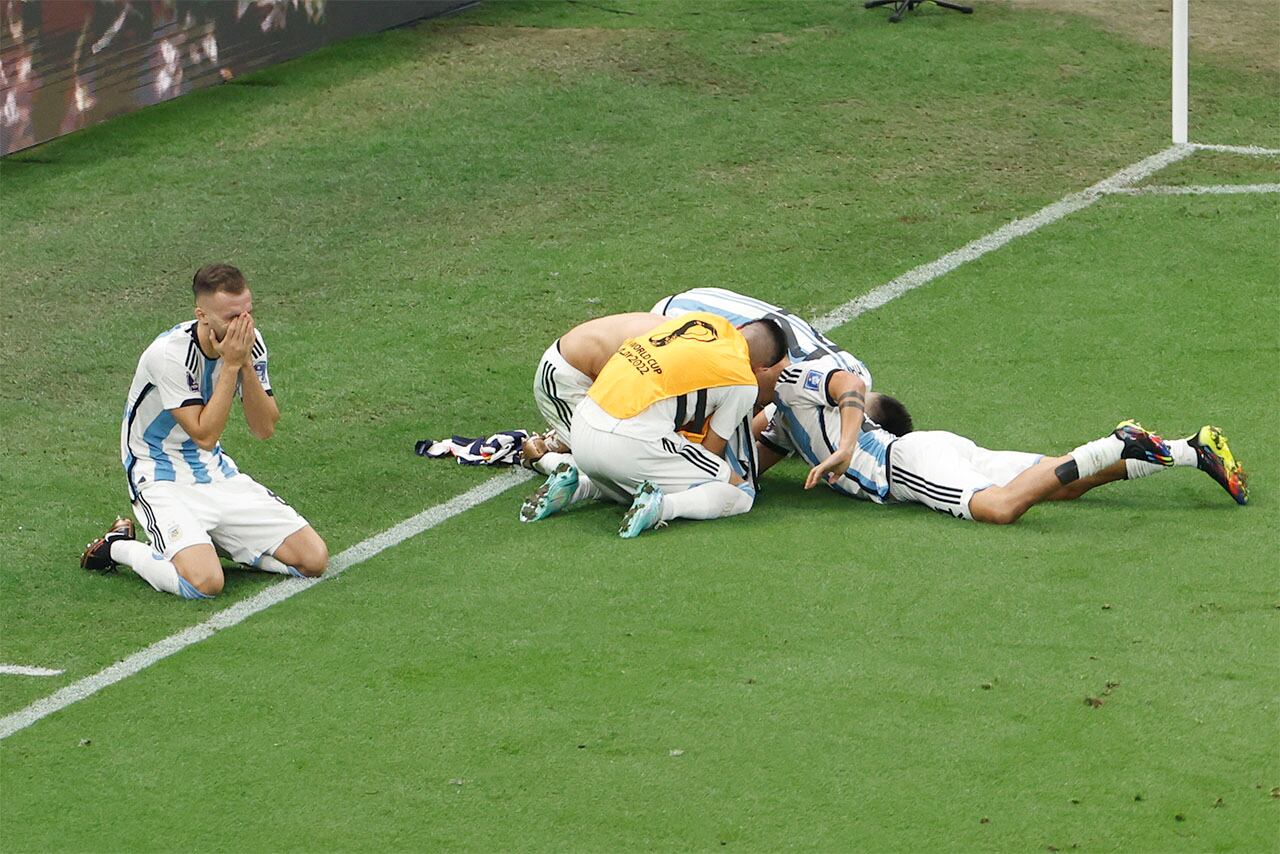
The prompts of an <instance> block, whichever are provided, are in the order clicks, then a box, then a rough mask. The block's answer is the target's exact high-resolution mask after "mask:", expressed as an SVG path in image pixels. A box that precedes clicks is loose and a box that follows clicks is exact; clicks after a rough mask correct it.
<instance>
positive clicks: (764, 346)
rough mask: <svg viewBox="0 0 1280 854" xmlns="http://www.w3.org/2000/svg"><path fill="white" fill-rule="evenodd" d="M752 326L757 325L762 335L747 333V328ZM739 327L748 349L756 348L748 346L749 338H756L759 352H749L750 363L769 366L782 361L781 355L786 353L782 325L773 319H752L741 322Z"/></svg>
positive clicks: (785, 338) (785, 341) (785, 339)
mask: <svg viewBox="0 0 1280 854" xmlns="http://www.w3.org/2000/svg"><path fill="white" fill-rule="evenodd" d="M752 326H755V327H759V329H760V330H761V332H762V333H763V335H762V336H759V337H758V336H754V335H750V334H748V329H749V328H750V327H752ZM739 329H740V330H741V332H742V334H743V335H745V336H747V345H748V347H749V348H750V349H756V348H751V347H750V344H751V339H752V338H756V343H757V346H758V347H759V352H753V353H752V354H751V364H752V365H756V364H760V365H763V366H765V367H769V366H770V365H776V364H778V363H779V362H781V361H782V357H783V356H785V355H787V336H786V335H785V334H784V333H783V331H782V327H781V326H779V325H778V324H777V323H775V322H774V321H772V320H768V319H761V320H752V321H750V322H748V323H744V324H742V326H741V327H739Z"/></svg>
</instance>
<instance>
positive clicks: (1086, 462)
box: [1071, 436, 1124, 477]
mask: <svg viewBox="0 0 1280 854" xmlns="http://www.w3.org/2000/svg"><path fill="white" fill-rule="evenodd" d="M1123 450H1124V442H1121V441H1120V440H1119V439H1117V438H1116V437H1115V436H1104V437H1103V438H1101V439H1094V440H1093V441H1092V442H1087V443H1085V444H1083V445H1081V446H1080V447H1078V448H1076V449H1075V450H1074V451H1072V452H1071V459H1073V460H1075V461H1076V469H1077V470H1078V471H1079V472H1080V477H1092V476H1093V475H1095V474H1097V473H1098V472H1100V471H1102V470H1103V469H1104V468H1106V467H1107V466H1109V465H1114V464H1115V463H1117V462H1119V461H1120V453H1121V452H1122V451H1123Z"/></svg>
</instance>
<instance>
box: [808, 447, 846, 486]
mask: <svg viewBox="0 0 1280 854" xmlns="http://www.w3.org/2000/svg"><path fill="white" fill-rule="evenodd" d="M852 459H853V451H846V450H844V449H843V448H837V449H836V450H835V451H834V452H832V454H831V456H829V457H827V458H826V459H825V460H823V461H822V462H820V463H818V464H817V465H816V466H814V467H813V468H811V469H809V476H808V477H806V478H805V479H804V488H805V489H813V488H814V487H815V486H817V485H818V483H819V482H820V481H824V480H825V481H826V482H827V483H835V482H836V481H838V480H839V479H840V476H841V475H843V474H844V473H845V471H846V470H847V469H848V468H849V462H850V461H851V460H852Z"/></svg>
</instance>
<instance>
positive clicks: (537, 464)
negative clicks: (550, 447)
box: [533, 451, 575, 477]
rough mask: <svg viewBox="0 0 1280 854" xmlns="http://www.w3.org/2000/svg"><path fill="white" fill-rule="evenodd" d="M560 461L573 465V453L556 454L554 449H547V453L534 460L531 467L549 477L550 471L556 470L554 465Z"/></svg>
mask: <svg viewBox="0 0 1280 854" xmlns="http://www.w3.org/2000/svg"><path fill="white" fill-rule="evenodd" d="M561 463H568V464H569V465H575V463H574V462H573V455H572V454H557V453H555V452H554V451H547V453H545V454H543V455H542V456H541V457H540V458H539V459H537V460H535V461H534V463H533V468H534V471H538V472H541V473H542V474H545V475H547V476H548V477H550V475H551V473H552V472H553V471H555V470H556V466H558V465H560V464H561Z"/></svg>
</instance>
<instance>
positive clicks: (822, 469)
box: [804, 371, 867, 489]
mask: <svg viewBox="0 0 1280 854" xmlns="http://www.w3.org/2000/svg"><path fill="white" fill-rule="evenodd" d="M866 395H867V384H866V383H865V382H863V381H862V378H861V377H859V376H858V375H857V374H854V373H850V372H849V371H834V372H832V373H831V375H830V376H829V377H828V379H827V402H828V403H829V404H831V405H832V406H834V407H835V409H836V412H838V413H839V415H840V446H839V447H838V448H836V449H835V451H833V452H832V453H831V455H830V456H828V457H827V458H826V459H825V460H823V461H822V462H820V463H818V464H817V465H816V466H814V467H813V468H811V469H810V470H809V476H808V477H807V478H805V481H804V488H805V489H813V488H814V487H815V486H817V485H818V482H819V481H821V480H826V481H827V482H828V483H835V482H836V481H837V480H839V479H840V476H841V475H843V474H844V472H845V469H847V468H849V462H850V460H852V459H853V451H854V448H856V447H857V446H858V435H859V434H860V433H861V432H862V417H863V414H864V410H865V409H866Z"/></svg>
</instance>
